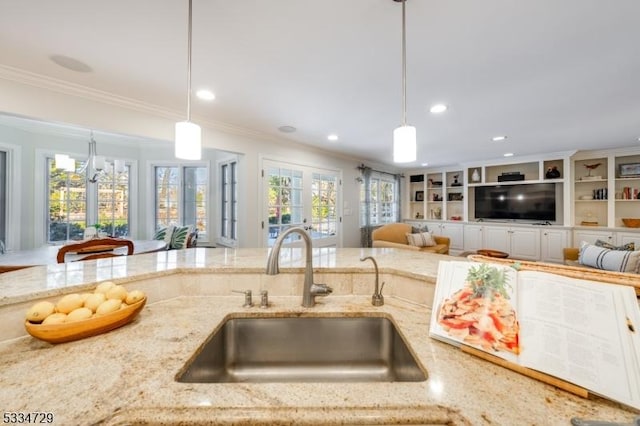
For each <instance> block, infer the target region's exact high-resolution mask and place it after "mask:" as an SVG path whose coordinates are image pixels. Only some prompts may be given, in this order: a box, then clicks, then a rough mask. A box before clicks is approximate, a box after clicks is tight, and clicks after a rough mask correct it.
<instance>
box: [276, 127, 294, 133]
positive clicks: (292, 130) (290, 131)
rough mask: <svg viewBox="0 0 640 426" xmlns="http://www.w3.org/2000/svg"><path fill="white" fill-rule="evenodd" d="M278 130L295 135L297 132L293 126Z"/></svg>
mask: <svg viewBox="0 0 640 426" xmlns="http://www.w3.org/2000/svg"><path fill="white" fill-rule="evenodd" d="M278 130H280V131H281V132H282V133H293V132H295V131H296V128H295V127H293V126H280V127H278Z"/></svg>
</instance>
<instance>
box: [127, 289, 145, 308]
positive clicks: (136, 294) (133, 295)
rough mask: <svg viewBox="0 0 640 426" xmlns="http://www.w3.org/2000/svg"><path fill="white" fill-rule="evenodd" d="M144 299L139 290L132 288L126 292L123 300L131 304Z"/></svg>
mask: <svg viewBox="0 0 640 426" xmlns="http://www.w3.org/2000/svg"><path fill="white" fill-rule="evenodd" d="M142 299H144V293H143V292H142V291H140V290H132V291H130V292H129V293H128V294H127V298H126V299H125V300H124V301H125V302H126V303H127V305H133V304H134V303H137V302H139V301H141V300H142Z"/></svg>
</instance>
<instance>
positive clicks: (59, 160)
mask: <svg viewBox="0 0 640 426" xmlns="http://www.w3.org/2000/svg"><path fill="white" fill-rule="evenodd" d="M55 162H56V168H57V169H62V170H64V171H65V172H75V171H76V160H74V159H73V158H71V157H69V156H68V155H66V154H55Z"/></svg>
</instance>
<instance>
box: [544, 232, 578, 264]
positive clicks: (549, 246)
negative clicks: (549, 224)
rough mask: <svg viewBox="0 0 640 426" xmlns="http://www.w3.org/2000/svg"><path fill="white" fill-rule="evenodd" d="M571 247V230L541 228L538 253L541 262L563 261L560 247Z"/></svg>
mask: <svg viewBox="0 0 640 426" xmlns="http://www.w3.org/2000/svg"><path fill="white" fill-rule="evenodd" d="M565 247H571V231H569V230H567V229H543V230H541V234H540V255H541V260H542V261H543V262H557V263H563V262H564V255H563V252H562V249H563V248H565Z"/></svg>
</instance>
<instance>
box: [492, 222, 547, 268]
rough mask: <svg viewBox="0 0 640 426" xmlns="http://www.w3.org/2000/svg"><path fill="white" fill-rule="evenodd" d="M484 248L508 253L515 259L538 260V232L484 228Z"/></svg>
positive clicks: (498, 227) (529, 229) (522, 229)
mask: <svg viewBox="0 0 640 426" xmlns="http://www.w3.org/2000/svg"><path fill="white" fill-rule="evenodd" d="M484 245H485V248H488V249H493V250H500V251H503V252H505V253H509V257H513V258H515V259H529V260H538V259H540V230H539V229H533V228H517V227H505V226H485V227H484Z"/></svg>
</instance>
